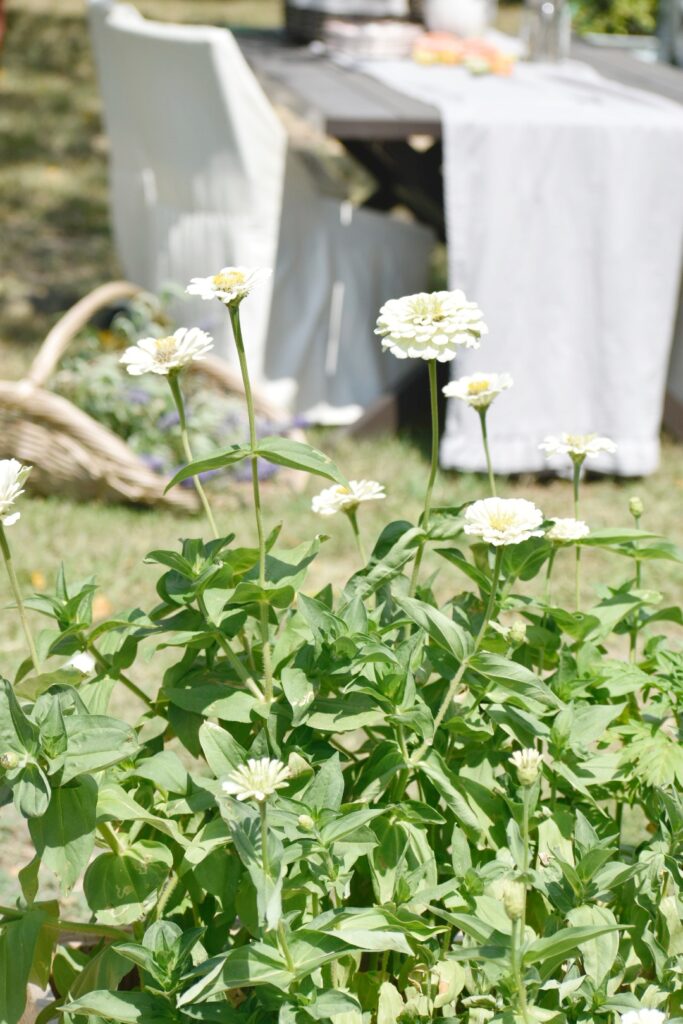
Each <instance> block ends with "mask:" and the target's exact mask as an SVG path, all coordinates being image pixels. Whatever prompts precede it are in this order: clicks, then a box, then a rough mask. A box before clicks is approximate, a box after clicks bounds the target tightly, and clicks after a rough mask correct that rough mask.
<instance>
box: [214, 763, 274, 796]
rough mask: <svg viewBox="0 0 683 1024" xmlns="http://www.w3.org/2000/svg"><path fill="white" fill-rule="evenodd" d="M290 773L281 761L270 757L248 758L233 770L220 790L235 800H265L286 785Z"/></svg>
mask: <svg viewBox="0 0 683 1024" xmlns="http://www.w3.org/2000/svg"><path fill="white" fill-rule="evenodd" d="M289 777H290V771H289V768H288V767H287V765H285V764H283V763H282V761H277V760H275V759H274V758H270V757H261V758H255V757H250V758H249V760H248V761H247V763H246V764H241V765H240V766H239V768H235V770H234V771H233V772H230V775H229V776H228V778H227V779H226V781H225V782H224V783H223V784H222V786H221V788H222V790H223V792H224V793H227V794H228V795H229V796H234V797H236V799H237V800H258V801H259V802H261V801H262V800H267V799H268V797H269V796H272V795H273V793H274V792H275V791H276V790H278V789H282V787H283V786H286V785H287V780H288V779H289Z"/></svg>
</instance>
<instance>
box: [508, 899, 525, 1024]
mask: <svg viewBox="0 0 683 1024" xmlns="http://www.w3.org/2000/svg"><path fill="white" fill-rule="evenodd" d="M523 939H524V925H523V923H522V920H521V918H520V919H519V920H517V921H513V922H512V934H511V936H510V965H511V967H512V975H513V978H514V980H515V988H516V989H517V1000H518V1003H519V1010H520V1013H521V1014H522V1019H523V1020H524V1021H525V1024H530V1020H529V1008H528V1006H527V1001H526V986H525V984H524V975H523V972H522V942H523Z"/></svg>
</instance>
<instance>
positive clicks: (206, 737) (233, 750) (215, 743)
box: [199, 722, 247, 779]
mask: <svg viewBox="0 0 683 1024" xmlns="http://www.w3.org/2000/svg"><path fill="white" fill-rule="evenodd" d="M199 742H200V744H201V747H202V752H203V754H204V757H205V758H206V762H207V764H208V766H209V768H210V769H211V771H212V772H213V773H214V775H215V776H216V778H217V779H221V778H223V776H225V775H228V774H229V773H230V772H231V771H234V769H235V768H239V766H240V765H241V764H244V763H245V761H246V760H247V753H246V751H245V749H244V747H241V746H240V745H239V743H238V742H237V740H236V739H234V738H233V737H232V735H231V734H230V733H229V732H228V731H227V729H223V728H222V727H221V726H220V725H217V724H216V723H215V722H204V723H203V725H202V726H201V728H200V730H199Z"/></svg>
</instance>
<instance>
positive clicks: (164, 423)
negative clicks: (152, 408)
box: [157, 409, 180, 430]
mask: <svg viewBox="0 0 683 1024" xmlns="http://www.w3.org/2000/svg"><path fill="white" fill-rule="evenodd" d="M179 423H180V417H179V416H178V413H177V412H176V411H175V409H172V410H169V412H165V413H164V415H163V416H160V417H159V419H158V420H157V427H158V428H159V430H170V429H171V427H177V426H178V424H179Z"/></svg>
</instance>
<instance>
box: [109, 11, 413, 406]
mask: <svg viewBox="0 0 683 1024" xmlns="http://www.w3.org/2000/svg"><path fill="white" fill-rule="evenodd" d="M89 16H90V24H91V33H92V39H93V45H94V50H95V57H96V64H97V69H98V75H99V80H100V87H101V92H102V98H103V105H104V118H105V126H106V129H107V132H108V135H109V138H110V145H111V152H110V186H111V202H112V219H113V227H114V234H115V240H116V245H117V249H118V253H119V256H120V260H121V263H122V265H123V268H124V271H125V273H126V275H127V276H128V277H129V278H130V279H131V280H133V281H134V282H136V283H137V284H140V285H142V286H143V287H145V288H147V289H150V290H153V291H159V290H160V289H161V288H163V287H164V285H167V284H169V283H177V284H179V285H181V286H183V287H184V285H185V284H186V283H187V282H188V281H189V279H190V278H191V277H201V276H208V275H210V274H213V273H216V271H217V270H219V269H220V268H221V267H223V266H231V265H232V266H235V265H244V266H254V267H273V268H274V274H273V277H272V279H271V280H270V282H269V283H268V284H266V285H261V286H259V289H258V291H255V292H254V294H253V296H251V297H250V298H249V300H247V302H245V303H244V304H243V305H242V313H243V327H244V332H245V339H246V343H247V351H248V358H249V362H250V367H251V369H252V371H253V374H254V377H255V380H256V381H257V382H258V383H259V384H260V385H261V387H262V389H263V388H264V389H265V391H266V393H267V394H268V393H269V394H270V397H271V398H272V399H273V400H274V401H278V402H279V404H280V405H284V406H287V407H288V408H289V409H290V411H291V412H292V413H304V414H306V415H308V417H309V418H310V419H313V420H316V421H318V422H328V423H345V422H352V421H353V420H354V419H355V418H356V417H358V416H359V415H360V414H361V412H362V411H363V409H365V408H367V407H368V406H369V405H370V404H372V403H373V402H374V401H375V400H376V399H377V398H378V397H379V396H380V395H381V394H383V393H385V392H387V391H391V390H393V389H394V388H395V387H396V385H397V384H398V382H399V380H400V379H401V378H402V377H403V376H404V375H405V374H406V372H408V371H409V369H410V367H407V366H406V365H405V364H404V363H402V362H399V361H398V360H395V359H393V358H391V357H390V356H387V355H384V354H382V352H381V350H380V346H379V344H378V342H377V339H376V338H375V337H374V336H373V328H374V322H375V318H376V314H377V310H378V308H379V306H380V305H381V304H382V302H384V301H385V300H386V299H388V298H391V297H395V296H399V295H403V294H407V293H410V292H415V291H420V290H422V289H424V287H425V286H426V283H427V273H428V260H429V254H430V250H431V247H432V243H433V237H432V235H431V232H429V231H428V230H427V229H425V228H424V227H422V226H419V225H413V224H406V223H403V222H400V221H398V220H395V219H393V218H392V217H390V216H388V215H386V214H380V213H376V212H373V211H368V210H365V209H355V208H353V207H352V206H351V205H350V204H349V203H346V202H340V201H339V200H338V199H333V198H330V197H329V196H326V195H323V194H322V193H321V192H320V191H319V189H318V187H317V186H316V184H315V182H314V180H313V178H312V177H311V176H310V175H309V173H308V171H307V170H306V168H305V167H304V165H303V163H302V162H301V161H300V160H299V159H298V158H297V157H296V154H294V153H292V152H290V151H289V150H288V146H287V137H286V132H285V129H284V127H283V125H282V123H281V122H280V120H279V119H278V117H277V115H276V113H275V111H274V110H273V108H272V106H271V105H270V103H269V101H268V99H267V98H266V96H265V94H264V93H263V91H262V89H261V87H260V85H259V83H258V82H257V80H256V78H255V77H254V75H253V73H252V71H251V69H250V68H249V66H248V65H247V63H246V61H245V59H244V57H243V55H242V53H241V51H240V49H239V46H238V45H237V43H236V41H235V39H234V38H233V36H232V34H231V33H230V32H229V31H227V30H226V29H219V28H215V27H209V26H196V25H174V24H161V23H157V22H152V21H148V20H146V19H144V18H143V17H142V16H141V15H140V14H139V13H138V12H137V11H136V10H135V9H134V8H133V7H130V6H128V5H127V4H117V3H113V2H112V0H89ZM174 314H175V316H176V317H177V319H178V322H179V323H181V324H183V325H197V326H202V327H204V328H205V329H206V330H209V331H210V332H211V333H212V334H213V335H214V338H215V339H216V342H217V349H218V351H219V352H220V354H221V355H224V356H225V358H227V359H228V360H231V361H233V360H234V358H235V357H234V353H233V350H232V345H231V344H230V339H229V327H228V322H227V315H226V312H225V310H224V309H223V308H222V307H221V305H220V304H219V303H217V302H203V301H202V300H201V299H191V298H190V297H187V298H185V299H182V300H180V299H179V300H178V303H177V304H176V306H175V309H174Z"/></svg>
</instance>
